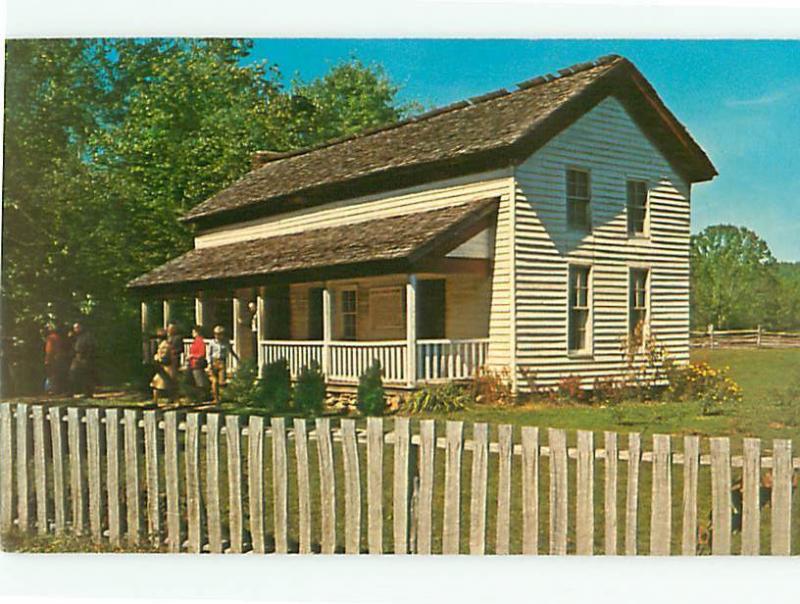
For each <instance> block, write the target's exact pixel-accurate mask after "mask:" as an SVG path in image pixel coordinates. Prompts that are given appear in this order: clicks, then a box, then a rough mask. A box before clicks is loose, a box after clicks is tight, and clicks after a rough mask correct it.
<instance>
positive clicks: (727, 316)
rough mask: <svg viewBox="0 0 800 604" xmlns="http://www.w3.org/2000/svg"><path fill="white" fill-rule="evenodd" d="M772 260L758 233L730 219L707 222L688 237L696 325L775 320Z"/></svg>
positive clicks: (729, 325)
mask: <svg viewBox="0 0 800 604" xmlns="http://www.w3.org/2000/svg"><path fill="white" fill-rule="evenodd" d="M776 292H777V278H776V260H775V258H774V257H773V255H772V252H771V251H770V249H769V246H768V245H767V243H766V242H765V241H764V240H763V239H761V238H760V237H759V236H758V235H757V234H756V233H754V232H753V231H751V230H749V229H747V228H745V227H736V226H730V225H715V226H710V227H708V228H706V229H705V230H704V231H703V232H702V233H700V234H699V235H695V236H693V237H692V242H691V296H692V298H691V309H692V322H693V324H694V325H695V326H698V327H701V328H702V327H705V326H706V325H708V324H713V325H715V326H716V327H718V328H722V329H735V328H750V327H753V326H755V325H757V324H763V325H765V326H766V325H773V324H774V323H775V322H776V320H777V308H778V307H777V299H776Z"/></svg>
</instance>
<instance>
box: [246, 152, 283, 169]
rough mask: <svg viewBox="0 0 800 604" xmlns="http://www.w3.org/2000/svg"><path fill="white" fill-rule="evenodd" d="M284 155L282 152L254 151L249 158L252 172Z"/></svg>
mask: <svg viewBox="0 0 800 604" xmlns="http://www.w3.org/2000/svg"><path fill="white" fill-rule="evenodd" d="M285 155H286V153H284V152H282V151H256V152H255V153H253V155H252V157H251V158H250V165H251V169H252V170H257V169H258V168H260V167H262V166H264V165H266V164H268V163H269V162H271V161H275V160H276V159H280V158H282V157H284V156H285Z"/></svg>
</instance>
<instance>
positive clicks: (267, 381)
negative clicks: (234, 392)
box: [254, 359, 292, 413]
mask: <svg viewBox="0 0 800 604" xmlns="http://www.w3.org/2000/svg"><path fill="white" fill-rule="evenodd" d="M291 392H292V378H291V375H290V373H289V364H288V363H287V362H286V359H278V360H277V361H273V362H272V363H268V364H267V365H264V376H263V377H262V378H261V380H260V381H259V382H258V385H257V387H256V392H255V397H254V399H255V404H257V405H258V406H259V407H264V408H265V409H268V410H269V411H272V412H273V413H281V412H284V411H287V410H288V409H289V400H290V399H291Z"/></svg>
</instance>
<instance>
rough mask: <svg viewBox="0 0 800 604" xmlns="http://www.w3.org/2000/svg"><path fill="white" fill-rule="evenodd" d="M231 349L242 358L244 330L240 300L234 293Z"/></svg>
mask: <svg viewBox="0 0 800 604" xmlns="http://www.w3.org/2000/svg"><path fill="white" fill-rule="evenodd" d="M232 303H233V334H232V335H233V351H234V352H235V353H236V356H238V357H239V358H240V359H241V358H242V352H243V351H242V342H243V340H244V337H243V336H244V334H243V333H242V332H243V331H244V329H243V324H242V300H241V298H239V296H237V295H236V294H234V296H233V300H232Z"/></svg>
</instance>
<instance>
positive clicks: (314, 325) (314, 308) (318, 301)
mask: <svg viewBox="0 0 800 604" xmlns="http://www.w3.org/2000/svg"><path fill="white" fill-rule="evenodd" d="M323 291H324V288H322V287H312V288H311V289H309V290H308V339H309V340H321V339H322V338H323V327H322V321H323V318H322V313H323V310H322V292H323Z"/></svg>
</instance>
